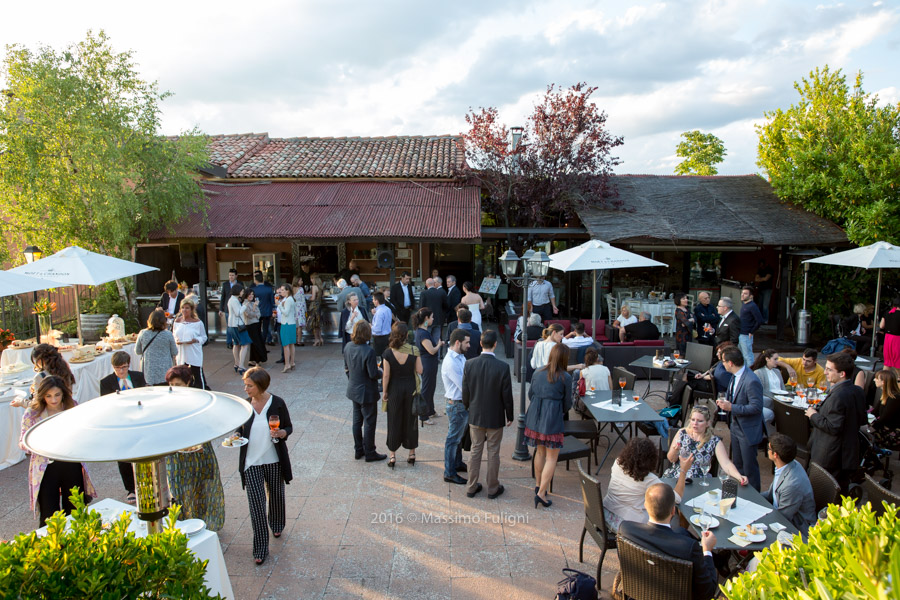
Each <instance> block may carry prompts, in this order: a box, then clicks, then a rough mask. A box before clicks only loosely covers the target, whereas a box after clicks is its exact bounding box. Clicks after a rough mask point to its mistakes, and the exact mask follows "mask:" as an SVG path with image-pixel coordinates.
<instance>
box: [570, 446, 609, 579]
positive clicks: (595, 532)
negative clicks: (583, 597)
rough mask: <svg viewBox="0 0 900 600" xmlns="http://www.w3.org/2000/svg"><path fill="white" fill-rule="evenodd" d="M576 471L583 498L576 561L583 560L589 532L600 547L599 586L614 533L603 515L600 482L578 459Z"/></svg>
mask: <svg viewBox="0 0 900 600" xmlns="http://www.w3.org/2000/svg"><path fill="white" fill-rule="evenodd" d="M576 464H577V465H578V473H579V475H581V497H582V498H583V499H584V528H582V530H581V540H580V541H579V542H578V562H581V563H583V562H584V534H586V533H590V534H591V537H592V538H594V541H595V542H597V545H598V546H599V547H600V561H599V562H598V563H597V586H598V587H599V586H600V571H601V570H602V568H603V559H604V558H606V551H607V550H609V549H611V548H615V547H616V535H615V534H614V533H612V532H611V531H610V530H609V527H608V526H607V524H606V518H605V517H604V515H603V490H602V489H601V488H600V482H599V481H597V479H596V478H594V477H591V476H590V475H589V474H588V473H586V472H585V470H584V467H583V466H582V462H581V461H580V460H579V461H578V462H577V463H576Z"/></svg>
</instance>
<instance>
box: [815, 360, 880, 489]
mask: <svg viewBox="0 0 900 600" xmlns="http://www.w3.org/2000/svg"><path fill="white" fill-rule="evenodd" d="M852 375H853V359H852V358H850V355H849V354H845V353H843V352H838V353H837V354H831V355H829V356H828V358H827V359H826V361H825V378H826V379H827V380H828V383H830V384H832V387H831V391H830V392H828V395H827V396H825V400H823V401H822V404H821V405H820V406H819V407H818V408H817V409H816V408H809V409H807V410H806V416H807V417H809V424H810V426H811V427H812V434H811V435H810V437H809V454H810V457H809V460H810V461H811V462H815V463H819V465H821V466H822V467H823V468H824V469H825V470H826V471H828V472H829V473H831V474H832V475H834V478H835V479H837V482H838V484H840V486H841V492H842V493H843V494H846V493H847V491H848V489H849V487H850V477H851V476H852V475H853V473H854V472H855V471H856V470H857V469H858V468H859V428H860V427H862V426H863V425H865V423H866V402H865V396H864V395H863V391H862V389H861V388H859V387H857V386H855V385H853V382H852V381H850V377H851V376H852Z"/></svg>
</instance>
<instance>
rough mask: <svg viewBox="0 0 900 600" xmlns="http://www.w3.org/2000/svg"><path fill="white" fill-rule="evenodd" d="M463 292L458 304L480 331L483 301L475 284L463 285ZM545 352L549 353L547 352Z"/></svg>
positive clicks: (469, 282) (467, 283) (466, 283)
mask: <svg viewBox="0 0 900 600" xmlns="http://www.w3.org/2000/svg"><path fill="white" fill-rule="evenodd" d="M463 291H465V292H466V295H465V296H463V297H462V300H460V303H462V304H465V305H466V306H467V307H468V308H469V311H470V312H471V313H472V322H473V323H475V324H477V325H478V329H479V330H480V329H482V327H481V311H482V310H484V300H482V298H481V296H480V295H479V294H478V293H476V292H475V284H473V283H472V282H471V281H467V282H465V283H464V284H463ZM451 308H453V309H456V307H455V306H451ZM547 352H548V353H549V350H548V351H547Z"/></svg>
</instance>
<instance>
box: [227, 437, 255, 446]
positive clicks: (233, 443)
mask: <svg viewBox="0 0 900 600" xmlns="http://www.w3.org/2000/svg"><path fill="white" fill-rule="evenodd" d="M249 441H250V440H248V439H247V438H243V437H242V438H238V439H236V440H231V445H230V446H226V445H225V440H222V446H223V447H225V448H240V447H241V446H246V445H247V442H249Z"/></svg>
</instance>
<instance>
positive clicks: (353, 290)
mask: <svg viewBox="0 0 900 600" xmlns="http://www.w3.org/2000/svg"><path fill="white" fill-rule="evenodd" d="M351 294H352V295H354V296H356V297H357V298H359V310H360V311H361V312H362V314H363V319H365V320H366V321H371V320H372V318H371V316H372V315H371V314H369V309H368V308H367V306H368V305H367V303H366V297H365V295H364V294H363V293H362V290H361V289H359V288H358V287H353V286H352V285H348V286H347V287H345V288H344V289H343V290H342V291H341V293H340V294H338V295H337V298H335V299H334V301H335V302H336V303H337V307H338V308H339V309H341V310H344V308H345V305H346V303H347V300H348V299H349V298H350V295H351Z"/></svg>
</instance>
